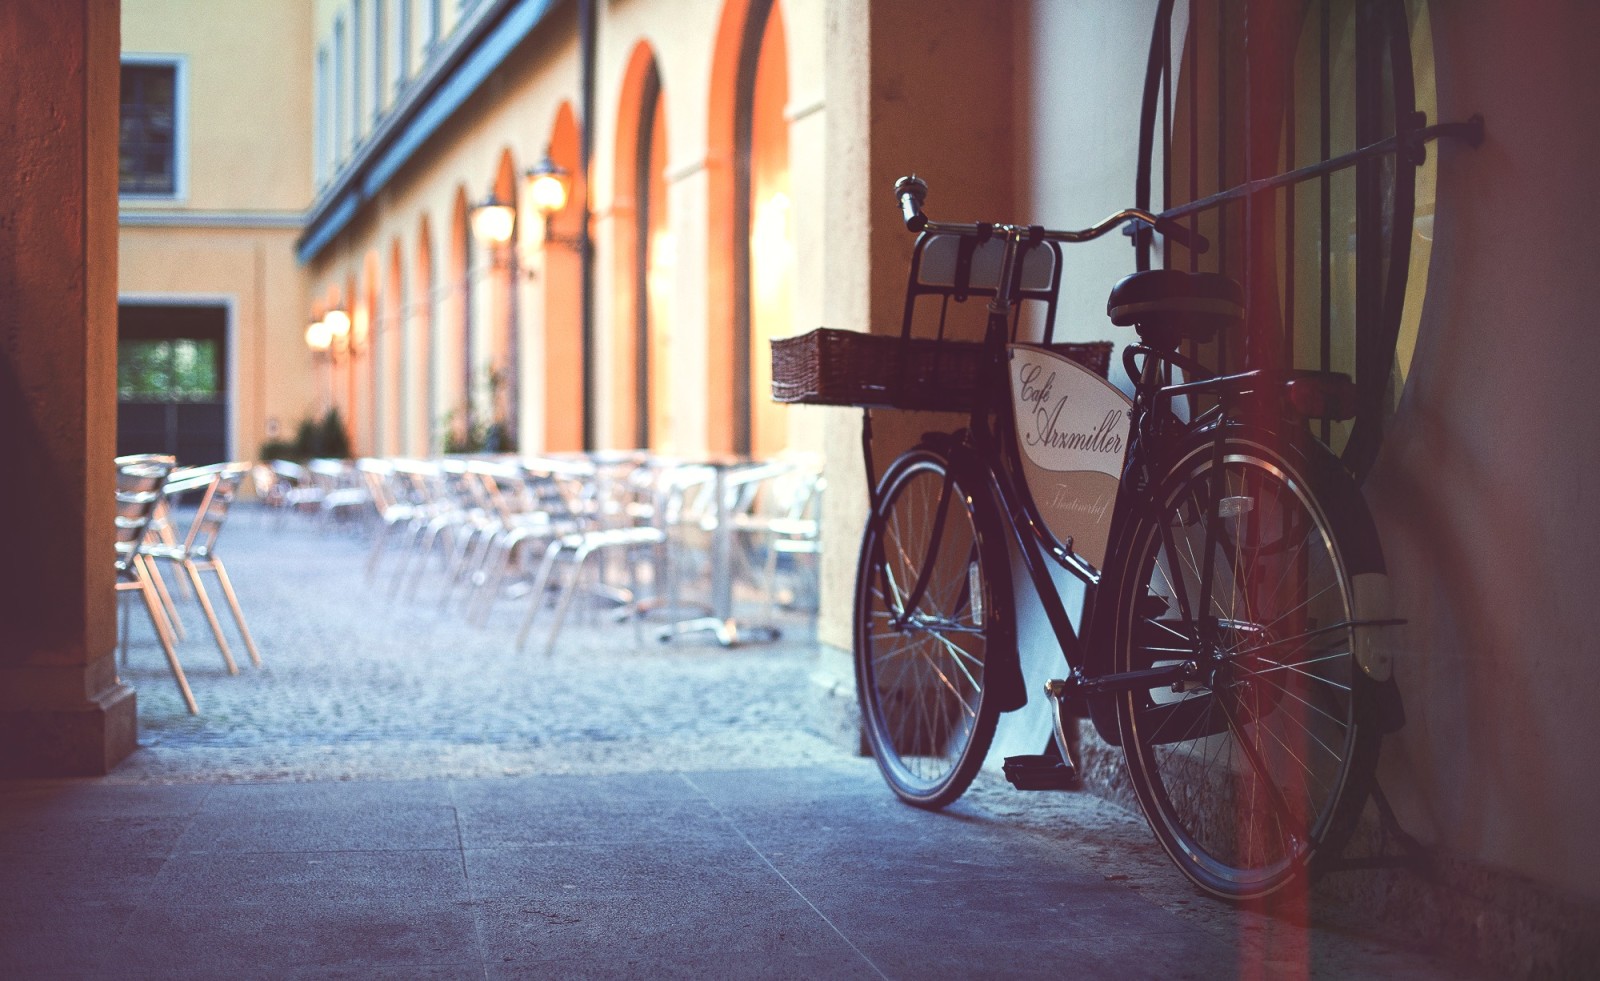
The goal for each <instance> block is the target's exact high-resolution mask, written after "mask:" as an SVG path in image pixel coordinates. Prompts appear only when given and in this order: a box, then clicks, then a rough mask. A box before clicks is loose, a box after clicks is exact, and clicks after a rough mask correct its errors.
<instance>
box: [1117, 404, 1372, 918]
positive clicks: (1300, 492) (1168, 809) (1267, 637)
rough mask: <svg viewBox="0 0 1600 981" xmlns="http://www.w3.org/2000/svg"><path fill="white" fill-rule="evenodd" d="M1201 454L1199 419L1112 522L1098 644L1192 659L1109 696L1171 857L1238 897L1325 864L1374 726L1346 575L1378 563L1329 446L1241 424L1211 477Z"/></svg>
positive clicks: (1134, 659)
mask: <svg viewBox="0 0 1600 981" xmlns="http://www.w3.org/2000/svg"><path fill="white" fill-rule="evenodd" d="M1215 454H1216V447H1215V439H1214V435H1213V434H1209V433H1207V434H1201V435H1200V438H1196V439H1194V440H1192V441H1191V442H1190V443H1189V444H1188V445H1186V446H1185V447H1184V448H1183V449H1182V451H1181V452H1178V453H1176V454H1174V456H1173V457H1172V458H1171V459H1170V462H1169V463H1168V464H1167V465H1166V466H1164V467H1160V468H1158V469H1157V471H1156V474H1157V479H1156V480H1155V481H1154V482H1153V484H1152V486H1153V487H1154V493H1153V494H1152V495H1151V496H1150V497H1149V498H1148V499H1147V503H1146V504H1145V505H1144V506H1142V507H1140V509H1139V510H1138V512H1137V514H1136V517H1135V520H1134V521H1133V523H1132V524H1131V525H1130V526H1129V529H1128V533H1127V535H1126V537H1124V538H1123V539H1122V542H1123V544H1124V547H1125V548H1126V550H1127V551H1126V552H1125V553H1124V556H1123V566H1122V573H1121V575H1120V576H1119V579H1118V583H1119V585H1118V587H1117V589H1116V595H1115V603H1116V606H1115V610H1116V614H1115V619H1114V621H1113V631H1114V632H1113V640H1112V643H1113V649H1112V655H1113V659H1114V668H1115V670H1117V671H1131V670H1138V669H1144V668H1151V667H1155V666H1160V665H1162V664H1173V663H1180V662H1181V661H1182V660H1185V659H1187V660H1191V661H1192V662H1193V663H1194V664H1195V667H1196V670H1195V672H1194V675H1193V677H1191V678H1190V679H1188V680H1185V681H1183V682H1180V683H1178V684H1172V683H1170V682H1169V683H1167V684H1165V685H1157V686H1153V687H1150V688H1148V689H1143V688H1142V689H1138V690H1134V691H1130V692H1125V693H1123V694H1122V695H1121V696H1119V698H1118V704H1117V717H1118V728H1119V732H1120V736H1121V742H1122V747H1123V751H1124V753H1125V755H1126V758H1127V763H1128V773H1129V777H1130V779H1131V783H1132V785H1133V788H1134V791H1135V794H1136V796H1137V797H1138V800H1139V803H1140V806H1141V807H1142V809H1143V810H1144V813H1145V817H1146V818H1147V819H1148V821H1149V823H1150V827H1151V829H1152V830H1153V831H1154V832H1155V835H1156V838H1157V839H1158V840H1159V841H1160V842H1161V845H1162V847H1163V848H1164V849H1165V850H1166V852H1167V854H1168V855H1169V856H1170V857H1171V858H1172V860H1173V862H1174V863H1175V864H1176V865H1177V866H1178V868H1179V869H1180V870H1181V871H1182V872H1183V874H1184V875H1185V876H1187V877H1188V878H1189V879H1190V880H1191V881H1192V882H1193V883H1194V884H1195V885H1196V886H1198V887H1199V888H1200V889H1202V890H1203V891H1205V892H1207V893H1210V894H1212V895H1214V896H1217V897H1220V898H1223V899H1227V900H1231V901H1234V902H1250V901H1254V900H1260V899H1263V898H1265V897H1267V896H1270V895H1272V894H1273V893H1275V892H1277V891H1279V890H1281V889H1283V888H1284V887H1285V886H1286V885H1288V884H1290V883H1292V882H1296V881H1297V880H1303V879H1306V878H1309V877H1311V876H1314V875H1315V874H1316V873H1317V872H1318V871H1320V870H1321V869H1322V868H1324V867H1325V866H1326V864H1327V862H1328V861H1329V860H1330V859H1331V858H1333V857H1336V856H1337V854H1338V852H1339V850H1340V849H1341V848H1342V846H1343V844H1344V843H1345V841H1346V840H1347V839H1348V837H1349V835H1350V833H1351V831H1352V830H1353V828H1354V824H1355V821H1356V819H1357V818H1358V817H1359V815H1360V811H1361V808H1362V806H1363V805H1364V804H1365V801H1366V799H1367V795H1368V792H1369V790H1370V781H1371V779H1372V772H1373V768H1374V767H1375V765H1376V761H1377V751H1378V744H1379V741H1380V739H1381V726H1380V724H1379V722H1378V717H1377V710H1376V709H1375V697H1376V684H1375V683H1374V682H1373V681H1372V680H1371V679H1369V678H1368V677H1367V676H1366V674H1365V673H1364V672H1363V671H1362V669H1361V667H1360V665H1359V664H1358V663H1357V660H1356V650H1357V646H1356V639H1355V633H1356V631H1357V630H1360V629H1373V628H1370V627H1356V626H1353V624H1356V623H1359V622H1360V621H1362V619H1363V618H1364V616H1366V614H1364V613H1363V612H1362V611H1360V610H1359V609H1358V600H1357V593H1356V590H1355V589H1354V585H1353V581H1352V580H1353V577H1354V576H1355V575H1357V574H1361V573H1374V572H1376V573H1380V574H1381V572H1382V556H1381V552H1380V551H1379V550H1378V548H1377V541H1376V536H1375V534H1374V533H1373V532H1372V530H1371V529H1372V525H1371V518H1370V516H1368V514H1367V512H1366V507H1365V504H1364V502H1362V500H1361V497H1360V493H1359V491H1358V490H1357V489H1356V487H1355V485H1354V484H1353V482H1351V480H1350V478H1349V477H1348V476H1347V475H1346V474H1345V472H1344V471H1343V470H1342V469H1339V468H1338V467H1337V464H1335V463H1334V462H1333V461H1332V458H1331V456H1327V455H1326V454H1318V453H1317V452H1316V450H1315V448H1306V449H1302V448H1299V447H1297V446H1294V445H1284V441H1283V440H1282V439H1281V438H1276V437H1272V436H1269V435H1265V434H1262V433H1259V432H1255V431H1251V430H1244V429H1240V430H1239V431H1236V432H1232V433H1230V434H1228V435H1227V437H1226V438H1225V440H1224V442H1223V445H1222V449H1221V456H1220V460H1221V467H1222V471H1221V476H1222V480H1221V481H1220V482H1217V483H1219V484H1220V486H1214V478H1215V477H1216V475H1217V470H1216V463H1215V461H1216V459H1217V457H1216V455H1215ZM1206 514H1215V515H1216V516H1217V521H1216V522H1215V526H1216V527H1215V529H1214V531H1213V533H1212V539H1211V542H1210V547H1211V551H1210V553H1209V554H1207V553H1206V548H1207V541H1206V537H1205V522H1203V521H1201V520H1200V517H1201V516H1202V515H1206ZM1207 565H1209V566H1210V567H1211V569H1212V595H1211V602H1210V603H1209V604H1207V607H1208V608H1207V609H1205V610H1200V609H1198V607H1199V606H1200V605H1201V602H1200V601H1201V599H1202V597H1201V596H1200V595H1199V594H1200V586H1201V583H1200V578H1201V577H1200V570H1202V569H1204V568H1205V567H1206V566H1207Z"/></svg>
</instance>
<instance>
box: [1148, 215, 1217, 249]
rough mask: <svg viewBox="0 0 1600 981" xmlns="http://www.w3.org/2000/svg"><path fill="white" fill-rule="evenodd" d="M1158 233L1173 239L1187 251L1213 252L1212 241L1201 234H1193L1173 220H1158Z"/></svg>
mask: <svg viewBox="0 0 1600 981" xmlns="http://www.w3.org/2000/svg"><path fill="white" fill-rule="evenodd" d="M1156 231H1158V232H1160V233H1161V234H1162V235H1165V236H1166V237H1167V238H1170V239H1172V240H1173V241H1174V242H1177V243H1178V244H1179V245H1181V246H1183V247H1184V248H1186V249H1190V250H1191V251H1194V252H1197V253H1204V252H1209V251H1211V240H1210V239H1208V238H1206V237H1205V236H1204V235H1201V234H1200V233H1199V232H1191V231H1190V230H1189V229H1187V228H1184V227H1183V226H1182V225H1180V224H1178V223H1177V222H1175V221H1173V220H1172V219H1171V218H1157V219H1156Z"/></svg>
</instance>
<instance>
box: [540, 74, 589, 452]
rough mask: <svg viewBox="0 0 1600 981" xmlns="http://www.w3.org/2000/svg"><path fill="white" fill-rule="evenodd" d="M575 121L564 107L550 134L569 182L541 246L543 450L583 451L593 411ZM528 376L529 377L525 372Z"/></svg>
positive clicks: (552, 148) (558, 163) (567, 105)
mask: <svg viewBox="0 0 1600 981" xmlns="http://www.w3.org/2000/svg"><path fill="white" fill-rule="evenodd" d="M578 137H579V134H578V122H577V118H576V117H575V116H574V115H573V111H572V104H571V103H569V102H563V103H562V104H561V107H560V108H559V109H557V110H556V120H555V124H554V125H553V126H552V127H551V129H550V141H549V151H548V152H549V156H550V162H551V163H553V164H555V165H556V166H557V167H559V168H561V169H562V170H564V171H566V173H567V179H568V180H569V181H570V182H571V183H570V185H569V187H568V191H567V200H566V203H565V204H564V205H563V206H562V208H561V209H560V210H559V211H556V212H555V213H554V214H552V215H551V216H550V221H549V224H548V225H547V226H546V228H545V231H546V236H545V239H544V243H543V251H542V255H543V262H544V268H543V275H542V276H541V277H540V282H541V284H542V285H543V289H544V298H543V304H542V309H543V313H544V316H543V325H542V331H543V338H544V343H543V352H542V353H543V358H544V362H543V368H542V371H541V372H540V373H539V375H538V377H542V378H543V379H544V400H543V406H542V410H543V413H544V425H543V431H544V449H546V450H548V451H551V452H563V451H574V450H581V449H583V434H584V429H585V427H584V419H585V417H586V416H587V415H588V414H589V413H590V412H592V411H593V408H592V407H591V406H588V405H586V404H584V384H583V379H584V377H585V375H586V374H587V372H588V371H589V366H588V365H586V364H585V363H584V357H583V350H584V338H583V330H584V323H583V262H582V255H581V253H580V251H579V248H580V247H579V245H578V242H579V239H580V236H581V235H582V232H583V222H584V220H585V219H584V209H583V204H582V202H584V201H586V200H588V195H587V194H586V193H585V191H584V187H583V182H584V180H585V176H586V175H585V174H584V173H583V169H582V167H581V166H580V160H579V157H580V148H579V139H578ZM530 373H531V372H530Z"/></svg>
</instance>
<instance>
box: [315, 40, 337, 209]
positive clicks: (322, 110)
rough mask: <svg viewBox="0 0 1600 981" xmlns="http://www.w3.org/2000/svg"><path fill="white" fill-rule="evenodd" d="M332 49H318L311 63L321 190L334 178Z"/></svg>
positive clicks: (316, 163) (318, 173) (316, 176)
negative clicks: (329, 53)
mask: <svg viewBox="0 0 1600 981" xmlns="http://www.w3.org/2000/svg"><path fill="white" fill-rule="evenodd" d="M328 61H329V58H328V45H326V44H319V45H317V53H316V55H315V57H314V58H313V60H312V62H311V99H312V102H311V181H312V186H313V187H321V186H322V185H323V184H326V183H327V182H328V180H329V179H330V178H332V176H333V153H332V149H333V140H332V138H331V133H330V129H331V128H332V123H333V119H332V116H331V114H330V113H329V112H328V106H329V103H330V102H331V100H330V99H329V98H328V92H329V84H328V82H329V79H328Z"/></svg>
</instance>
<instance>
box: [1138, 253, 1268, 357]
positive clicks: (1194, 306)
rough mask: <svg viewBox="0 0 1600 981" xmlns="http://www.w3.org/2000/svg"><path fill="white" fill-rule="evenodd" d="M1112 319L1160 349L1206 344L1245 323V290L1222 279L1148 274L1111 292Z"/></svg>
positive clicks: (1160, 272)
mask: <svg viewBox="0 0 1600 981" xmlns="http://www.w3.org/2000/svg"><path fill="white" fill-rule="evenodd" d="M1106 313H1107V314H1109V315H1110V317H1111V322H1112V323H1114V324H1116V325H1117V326H1118V327H1134V328H1137V329H1138V331H1139V339H1140V340H1142V341H1144V342H1145V343H1147V344H1150V345H1152V346H1155V347H1164V348H1171V347H1175V346H1176V345H1177V344H1178V342H1179V341H1182V340H1185V339H1192V340H1195V341H1199V342H1201V343H1204V342H1206V341H1209V340H1211V338H1212V337H1214V336H1216V333H1217V331H1218V330H1220V329H1221V328H1223V327H1231V326H1233V325H1235V324H1238V323H1241V322H1242V321H1243V320H1244V290H1243V289H1241V288H1240V286H1239V284H1238V283H1236V282H1234V281H1233V280H1232V279H1229V278H1228V277H1227V276H1224V275H1222V274H1221V273H1191V272H1184V271H1183V270H1181V269H1146V270H1143V271H1141V272H1136V273H1130V274H1128V275H1126V276H1124V277H1122V279H1120V280H1118V281H1117V285H1115V286H1113V287H1111V296H1110V298H1109V299H1107V300H1106Z"/></svg>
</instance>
